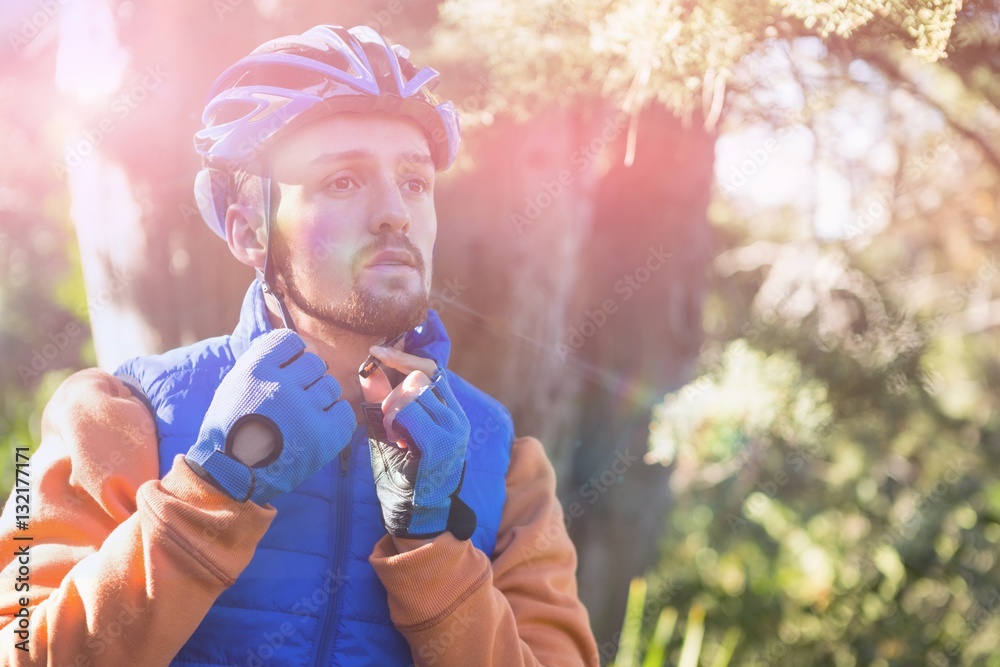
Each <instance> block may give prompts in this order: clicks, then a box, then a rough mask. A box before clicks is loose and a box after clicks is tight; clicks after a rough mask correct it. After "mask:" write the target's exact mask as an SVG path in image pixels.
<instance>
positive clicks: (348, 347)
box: [264, 298, 384, 418]
mask: <svg viewBox="0 0 1000 667" xmlns="http://www.w3.org/2000/svg"><path fill="white" fill-rule="evenodd" d="M264 302H265V303H266V304H267V311H268V319H270V321H271V326H273V327H275V328H282V327H283V326H284V324H282V321H281V315H280V314H279V313H278V306H277V304H276V303H275V302H274V299H273V298H265V299H264ZM285 304H286V307H287V308H288V310H289V312H290V314H291V316H292V319H293V320H294V322H295V327H296V329H298V332H299V335H300V336H302V339H303V340H304V341H305V342H306V349H307V350H308V351H309V352H312V353H314V354H316V355H317V356H318V357H319V358H320V359H322V360H323V361H325V362H326V365H327V366H328V367H329V370H328V371H327V372H328V373H329V374H330V375H332V376H333V377H334V378H335V379H336V380H337V383H338V384H339V385H340V389H341V392H342V397H343V398H344V399H346V400H347V402H348V403H350V404H351V407H353V408H354V412H355V415H356V416H358V417H359V418H360V416H361V411H360V405H361V402H362V400H363V397H362V394H361V381H360V378H359V376H358V367H359V366H361V364H362V363H364V361H365V359H367V358H368V354H369V352H368V348H370V347H371V346H372V345H381V344H382V343H383V342H384V339H383V338H382V337H380V336H371V335H365V334H359V333H355V332H353V331H348V330H346V329H342V328H340V327H335V326H333V325H330V324H328V323H326V322H321V321H318V320H316V319H315V318H313V317H311V316H310V315H308V314H306V313H304V312H302V311H301V310H299V309H298V308H296V307H295V304H294V303H293V302H292V301H291V300H290V299H287V298H286V299H285Z"/></svg>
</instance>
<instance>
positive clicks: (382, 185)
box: [369, 175, 410, 235]
mask: <svg viewBox="0 0 1000 667" xmlns="http://www.w3.org/2000/svg"><path fill="white" fill-rule="evenodd" d="M374 195H375V197H374V199H375V201H374V203H373V211H372V216H371V218H370V220H371V222H370V225H369V226H370V229H371V232H372V234H375V235H379V234H382V233H387V232H388V233H392V232H407V231H409V228H410V212H409V210H407V208H406V203H405V202H404V201H403V193H402V192H400V189H399V186H398V185H397V184H396V179H395V178H393V177H392V176H391V175H389V176H386V177H384V178H382V179H380V180H379V186H378V187H377V188H375V192H374Z"/></svg>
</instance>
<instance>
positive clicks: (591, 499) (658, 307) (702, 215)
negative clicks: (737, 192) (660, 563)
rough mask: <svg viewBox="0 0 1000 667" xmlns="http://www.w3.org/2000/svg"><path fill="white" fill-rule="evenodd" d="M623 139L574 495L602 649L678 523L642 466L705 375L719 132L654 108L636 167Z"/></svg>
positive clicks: (590, 254) (590, 257)
mask: <svg viewBox="0 0 1000 667" xmlns="http://www.w3.org/2000/svg"><path fill="white" fill-rule="evenodd" d="M618 143H619V145H618V146H617V149H616V153H615V156H616V158H617V159H616V160H615V161H614V162H613V163H612V166H611V170H610V171H609V172H608V173H607V175H606V176H605V177H604V178H603V179H602V181H601V183H600V187H599V189H598V192H597V196H596V200H595V207H594V225H593V233H592V235H591V238H590V240H589V242H588V244H587V248H586V250H585V253H584V258H583V260H582V262H581V264H582V265H583V266H585V267H586V283H585V286H582V290H581V291H582V293H583V294H584V295H585V296H583V298H582V300H581V301H582V302H581V305H580V308H579V309H578V310H576V312H575V314H574V317H572V318H571V320H570V325H571V326H573V327H575V329H576V332H577V334H578V337H577V340H576V341H574V342H577V343H579V342H580V339H581V338H582V339H583V340H582V344H580V346H579V349H578V351H577V354H578V356H579V357H580V359H581V361H582V362H583V366H584V367H586V368H589V369H592V371H591V372H588V374H587V376H586V378H585V379H584V382H583V388H582V393H581V396H580V397H579V398H578V399H577V402H576V405H577V406H578V410H579V417H578V419H577V420H576V421H575V422H574V423H573V424H572V425H571V435H570V436H569V437H570V438H572V440H574V441H576V442H578V443H579V444H578V445H577V447H576V454H575V455H574V458H573V462H572V463H573V465H572V474H571V476H570V477H569V478H568V479H567V480H566V481H567V482H569V483H568V484H567V485H566V486H564V487H563V499H564V507H566V508H568V509H569V510H571V511H572V510H576V511H577V512H582V515H581V516H580V517H579V519H573V522H572V524H571V525H570V531H571V535H572V537H573V539H574V542H575V543H576V544H577V547H578V550H579V554H580V570H579V581H580V594H581V598H582V599H583V601H584V603H585V604H586V605H587V608H588V609H589V610H590V612H591V622H592V625H593V626H594V628H595V631H596V633H597V635H598V641H599V644H604V643H605V642H609V641H612V642H613V633H614V631H616V630H618V629H619V628H620V627H621V622H622V618H623V616H624V610H625V599H626V596H627V593H628V582H629V579H630V578H632V577H634V576H637V575H639V574H642V573H643V571H644V570H645V569H646V568H648V567H650V566H651V565H652V564H654V563H655V562H656V557H657V548H656V547H657V543H658V538H659V536H660V535H661V534H662V531H663V530H664V529H665V527H666V510H667V506H668V501H669V489H668V486H667V481H668V477H669V470H668V469H666V468H663V467H661V466H658V465H652V466H649V465H646V464H644V463H643V462H642V457H643V455H644V454H645V453H646V449H647V441H648V435H649V423H650V417H651V409H652V407H653V406H654V405H655V404H656V403H658V402H660V401H661V400H662V399H663V396H664V394H666V393H667V392H669V391H673V390H676V389H678V388H679V387H681V386H682V385H683V384H684V383H685V382H686V381H688V380H689V379H690V378H691V376H692V375H693V372H694V364H695V362H696V360H697V355H698V350H699V347H700V345H701V342H702V328H701V306H702V302H703V299H704V294H705V289H706V266H707V264H708V262H709V260H710V253H711V238H710V234H709V228H708V223H707V218H706V210H707V207H708V202H709V198H710V194H711V192H710V190H711V183H712V171H713V162H714V143H715V137H714V136H713V135H712V134H709V133H706V132H705V131H704V130H703V129H701V126H700V124H699V123H698V122H695V123H692V126H691V127H688V128H685V127H684V126H683V124H682V123H681V121H680V120H678V119H677V118H675V117H673V116H672V115H670V114H669V113H668V112H666V111H664V110H662V109H658V108H652V109H649V110H647V111H646V112H644V113H643V114H642V115H641V118H640V123H639V127H638V144H637V149H636V152H635V160H634V163H633V164H632V166H630V167H627V166H624V164H623V159H622V156H623V155H624V145H623V144H624V135H622V137H620V139H619V142H618ZM664 254H667V255H669V257H668V258H666V259H664V258H663V257H662V255H664ZM588 323H590V324H592V326H588ZM588 334H589V335H588ZM574 503H576V504H577V505H576V507H574ZM570 516H571V518H572V513H571V515H570ZM605 657H608V656H607V655H606V656H605Z"/></svg>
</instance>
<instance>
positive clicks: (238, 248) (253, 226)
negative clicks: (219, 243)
mask: <svg viewBox="0 0 1000 667" xmlns="http://www.w3.org/2000/svg"><path fill="white" fill-rule="evenodd" d="M265 234H266V232H265V230H264V220H263V218H262V217H261V215H260V214H259V213H258V212H257V210H256V209H255V208H253V207H252V206H247V205H245V204H230V205H229V208H228V209H226V242H227V243H228V244H229V250H230V251H231V252H232V253H233V255H234V256H235V257H236V259H238V260H240V261H241V262H242V263H244V264H246V265H247V266H249V267H251V268H254V269H261V270H263V269H264V253H265V250H266V246H265V245H264V242H265Z"/></svg>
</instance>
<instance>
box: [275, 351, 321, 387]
mask: <svg viewBox="0 0 1000 667" xmlns="http://www.w3.org/2000/svg"><path fill="white" fill-rule="evenodd" d="M285 373H286V375H285V377H287V378H289V381H291V382H294V383H295V384H296V385H297V386H299V387H302V388H303V389H305V388H308V387H309V386H310V385H312V384H314V383H315V382H316V381H317V380H319V379H320V378H322V377H323V376H324V375H325V374H326V362H325V361H323V360H322V359H320V358H319V357H317V356H316V355H315V354H313V353H312V352H303V353H302V354H301V355H299V356H298V357H297V358H296V359H293V360H292V361H291V362H289V364H288V365H287V366H285Z"/></svg>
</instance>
